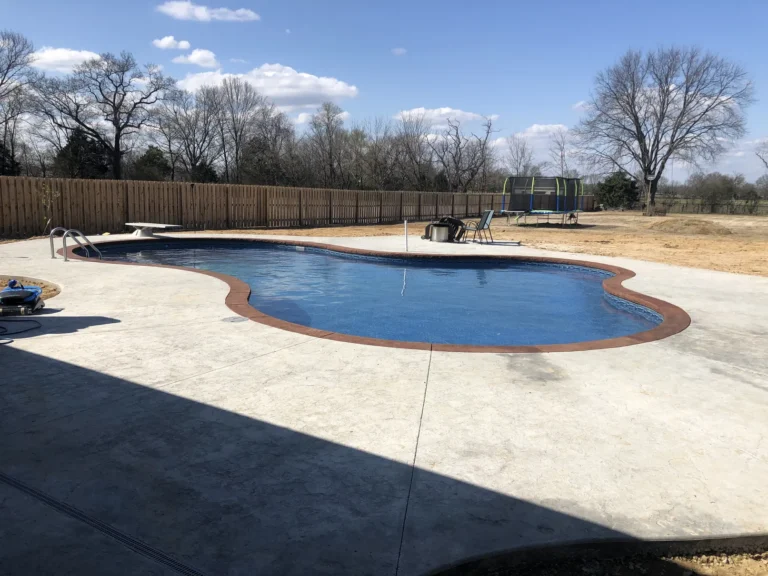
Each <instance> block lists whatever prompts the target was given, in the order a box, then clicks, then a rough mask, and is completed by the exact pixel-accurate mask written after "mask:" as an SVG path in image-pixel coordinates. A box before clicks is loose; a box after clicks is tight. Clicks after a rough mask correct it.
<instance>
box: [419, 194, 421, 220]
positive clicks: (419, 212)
mask: <svg viewBox="0 0 768 576" xmlns="http://www.w3.org/2000/svg"><path fill="white" fill-rule="evenodd" d="M419 222H421V192H419Z"/></svg>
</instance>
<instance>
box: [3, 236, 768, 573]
mask: <svg viewBox="0 0 768 576" xmlns="http://www.w3.org/2000/svg"><path fill="white" fill-rule="evenodd" d="M169 236H174V235H169ZM183 236H191V235H190V234H184V235H183ZM194 236H195V237H200V236H201V235H197V234H195V235H194ZM216 237H217V238H220V237H221V235H216ZM119 238H125V239H129V238H131V237H130V236H128V235H125V236H124V237H123V236H110V237H105V238H102V239H104V240H106V239H109V240H115V239H119ZM268 238H269V239H275V237H272V236H270V237H268ZM289 238H291V239H296V238H294V237H289ZM300 240H303V241H307V240H310V239H308V238H301V239H300ZM311 241H313V242H319V243H329V244H336V245H340V246H349V247H356V248H366V249H372V250H381V251H398V250H402V249H403V247H404V246H403V239H402V238H401V237H369V238H311ZM58 245H60V244H57V246H58ZM410 249H411V251H417V250H418V251H420V252H459V253H472V254H499V253H504V254H515V255H537V256H552V257H563V258H576V259H579V260H591V261H595V262H603V263H609V264H613V265H617V266H621V267H625V268H628V269H630V270H633V271H634V272H636V273H637V276H636V277H634V278H632V279H629V280H627V281H625V286H627V287H628V288H630V289H632V290H636V291H638V292H641V293H644V294H647V295H650V296H654V297H656V298H660V299H662V300H666V301H668V302H670V303H672V304H675V305H677V306H680V307H681V308H683V309H684V310H685V311H686V312H688V314H689V315H690V316H691V318H692V324H691V326H690V327H689V328H688V329H687V330H685V331H683V332H681V333H680V334H677V335H675V336H671V337H669V338H666V339H664V340H659V341H657V342H651V343H646V344H639V345H636V346H630V347H625V348H616V349H606V350H593V351H587V352H568V353H551V354H462V353H450V352H430V351H428V350H407V349H392V348H382V347H374V346H365V345H360V344H350V343H345V342H336V341H332V340H327V339H319V338H315V337H312V336H307V335H302V334H296V333H292V332H286V331H283V330H279V329H277V328H273V327H270V326H266V325H263V324H258V323H255V322H250V321H241V320H242V319H241V318H240V317H237V316H236V315H235V314H234V313H233V312H232V311H231V310H229V309H228V308H227V307H226V306H225V304H224V300H225V298H226V296H227V292H228V287H227V286H226V284H224V283H223V282H221V281H220V280H217V279H215V278H211V277H208V276H204V275H201V274H195V273H190V272H186V271H179V270H171V269H164V268H151V267H146V268H136V267H132V266H119V265H98V264H93V263H87V262H78V261H71V262H67V263H65V262H64V261H63V260H62V259H61V258H58V259H56V260H51V259H50V255H49V252H48V250H49V249H48V242H47V240H32V241H26V242H18V243H11V244H3V245H0V271H2V273H4V274H18V275H24V276H31V277H37V278H41V279H46V280H49V281H51V282H55V283H57V284H59V285H60V286H61V287H62V293H61V294H60V295H59V296H57V297H56V298H55V299H53V300H51V301H49V303H48V310H49V312H48V313H47V314H45V315H41V316H38V317H36V319H37V320H38V321H39V322H40V323H41V324H42V329H41V330H35V331H31V332H28V333H25V334H21V335H19V336H18V337H17V338H16V339H15V341H14V342H13V343H11V344H8V345H4V346H0V367H2V368H3V370H2V378H3V380H2V385H0V434H2V436H0V438H2V441H0V518H1V519H3V521H0V572H2V573H6V572H7V573H9V574H31V573H36V574H45V573H56V574H62V573H72V574H88V573H98V574H126V573H133V574H138V573H142V574H143V573H147V574H175V573H179V572H181V573H190V574H191V573H203V574H222V573H227V574H254V573H261V574H308V573H320V574H342V573H343V574H395V573H399V574H403V575H417V574H422V573H424V572H426V571H429V570H433V569H436V568H439V567H441V566H445V565H448V564H451V563H454V562H457V561H461V560H464V559H467V558H469V557H473V556H478V555H483V554H489V553H492V552H496V551H501V550H506V549H511V548H519V547H525V546H531V545H538V544H545V543H555V542H570V541H576V540H585V539H598V538H686V537H708V536H722V535H736V534H754V533H763V532H766V531H768V507H766V505H765V502H766V501H768V482H766V478H768V441H766V440H765V437H766V436H768V278H760V277H753V276H743V275H734V274H727V273H722V272H713V271H707V270H697V269H688V268H680V267H674V266H668V265H664V264H657V263H651V262H641V261H634V260H627V259H622V258H607V257H593V256H589V255H585V254H578V255H569V254H563V253H554V252H545V251H541V250H534V249H530V248H526V247H524V246H523V247H518V246H511V245H508V246H507V245H494V246H484V245H476V244H470V245H449V244H432V243H428V242H424V241H421V240H419V239H418V238H417V237H416V236H412V237H411V239H410ZM57 309H58V310H59V311H58V312H53V311H54V310H57ZM511 313H513V311H511Z"/></svg>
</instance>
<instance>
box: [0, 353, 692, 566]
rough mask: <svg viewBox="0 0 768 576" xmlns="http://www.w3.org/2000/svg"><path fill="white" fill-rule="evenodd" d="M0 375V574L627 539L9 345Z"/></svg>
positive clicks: (366, 562) (426, 562)
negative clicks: (0, 382) (1, 376)
mask: <svg viewBox="0 0 768 576" xmlns="http://www.w3.org/2000/svg"><path fill="white" fill-rule="evenodd" d="M51 345H54V343H53V341H52V344H51ZM0 365H2V367H3V369H4V370H3V371H4V375H3V381H2V385H0V438H2V441H0V518H2V521H0V567H1V569H0V572H2V573H3V574H8V575H17V574H18V575H28V574H37V575H41V574H99V575H106V574H178V573H183V574H243V575H251V574H297V575H298V574H300V575H306V574H355V575H357V574H376V575H378V574H386V575H393V574H396V573H399V574H403V575H405V574H407V575H415V574H421V573H424V572H426V571H429V570H434V569H437V568H439V567H441V566H445V565H448V564H452V563H455V562H459V561H460V560H462V559H465V558H468V557H473V556H477V555H478V554H489V553H492V552H498V551H502V550H508V549H514V548H520V547H525V546H536V545H541V544H546V543H552V542H569V541H570V542H572V541H578V540H601V539H616V538H619V539H622V538H623V539H626V538H627V537H626V536H625V535H623V534H621V533H619V532H617V531H615V530H612V529H610V528H607V527H605V526H601V525H599V524H595V523H593V522H590V521H587V520H584V519H581V518H577V517H574V516H570V515H567V514H563V513H561V512H558V511H556V510H553V509H549V508H546V507H543V506H540V505H536V504H533V503H530V502H526V501H524V500H519V499H516V498H514V497H510V496H507V495H504V494H499V493H496V492H493V491H490V490H486V489H484V488H481V487H478V486H474V485H470V484H467V483H464V482H461V481H458V480H455V479H453V478H449V477H445V476H441V475H439V474H435V473H432V472H430V471H427V470H422V469H415V470H414V469H413V468H412V467H411V466H410V464H409V463H401V462H396V461H392V460H389V459H387V458H382V457H379V456H376V455H374V454H371V453H367V452H363V451H360V450H357V449H353V448H350V447H347V446H344V445H341V444H337V443H334V442H330V441H327V440H323V439H321V438H316V437H313V436H309V435H306V434H302V433H300V432H296V431H293V430H290V429H287V428H284V427H280V426H276V425H273V424H270V423H269V422H264V421H260V420H256V419H252V418H249V417H246V416H243V415H239V414H237V413H233V412H229V411H226V410H222V409H219V408H217V407H214V406H210V405H206V404H202V403H199V402H195V401H193V400H190V399H188V398H184V397H180V396H176V395H173V394H169V393H166V392H163V391H161V390H157V389H153V388H147V387H145V386H141V385H138V384H135V383H133V382H130V381H127V380H123V379H119V378H115V377H112V376H109V375H107V374H103V373H100V372H96V371H93V370H88V369H84V368H82V367H79V366H76V365H73V364H69V363H65V362H60V361H56V360H52V359H50V358H47V357H45V356H41V355H37V354H32V353H30V352H27V351H23V350H20V349H18V348H14V347H13V346H1V347H0ZM226 384H227V383H226V382H225V381H224V382H219V383H218V385H221V386H226ZM190 389H192V388H190ZM296 425H297V426H300V422H297V424H296ZM416 425H417V423H416V422H414V432H415V427H416ZM403 441H404V442H409V441H410V440H409V439H404V440H403ZM406 510H407V512H406ZM476 573H477V572H476ZM680 573H681V574H682V571H681V572H680ZM670 574H671V573H670Z"/></svg>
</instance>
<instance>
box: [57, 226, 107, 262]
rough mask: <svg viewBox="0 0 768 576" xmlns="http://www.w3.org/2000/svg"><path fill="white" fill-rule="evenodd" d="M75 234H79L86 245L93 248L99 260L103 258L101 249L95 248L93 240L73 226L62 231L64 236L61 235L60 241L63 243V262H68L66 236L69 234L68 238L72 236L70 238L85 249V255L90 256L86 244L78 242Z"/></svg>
mask: <svg viewBox="0 0 768 576" xmlns="http://www.w3.org/2000/svg"><path fill="white" fill-rule="evenodd" d="M75 234H78V235H80V236H81V237H82V238H83V240H85V243H86V245H87V246H90V247H91V248H93V249H94V250H95V251H96V253H97V254H98V255H99V260H102V259H103V258H102V254H101V250H99V249H98V248H96V245H95V244H94V243H93V242H91V241H90V240H89V239H88V237H87V236H86V235H85V234H83V233H82V232H80V231H79V230H75V229H74V228H70V229H69V230H67V231H66V232H64V236H62V237H61V238H62V241H63V243H64V262H69V258H67V236H69V237H70V238H72V240H74V241H75V242H77V244H78V245H79V246H80V247H81V248H82V249H83V250H85V255H86V257H88V258H90V252H88V248H87V246H83V244H82V242H80V240H78V239H77V236H75Z"/></svg>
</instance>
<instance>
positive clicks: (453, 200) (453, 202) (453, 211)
mask: <svg viewBox="0 0 768 576" xmlns="http://www.w3.org/2000/svg"><path fill="white" fill-rule="evenodd" d="M451 218H456V194H454V193H453V192H451Z"/></svg>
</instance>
